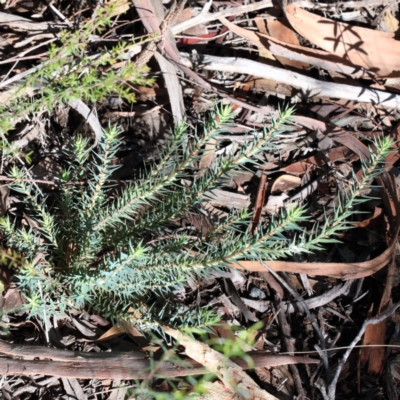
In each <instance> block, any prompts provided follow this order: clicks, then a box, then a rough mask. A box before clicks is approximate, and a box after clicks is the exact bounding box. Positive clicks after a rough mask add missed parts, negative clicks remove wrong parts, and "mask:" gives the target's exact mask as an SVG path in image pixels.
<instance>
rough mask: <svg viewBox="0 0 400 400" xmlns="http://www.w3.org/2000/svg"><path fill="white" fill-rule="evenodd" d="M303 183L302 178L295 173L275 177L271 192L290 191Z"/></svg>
mask: <svg viewBox="0 0 400 400" xmlns="http://www.w3.org/2000/svg"><path fill="white" fill-rule="evenodd" d="M300 185H301V178H299V177H298V176H293V175H287V174H285V175H281V176H280V177H278V178H276V179H275V182H274V183H273V185H272V188H271V192H272V193H275V192H279V193H288V192H290V191H291V190H293V189H296V188H298V187H299V186H300Z"/></svg>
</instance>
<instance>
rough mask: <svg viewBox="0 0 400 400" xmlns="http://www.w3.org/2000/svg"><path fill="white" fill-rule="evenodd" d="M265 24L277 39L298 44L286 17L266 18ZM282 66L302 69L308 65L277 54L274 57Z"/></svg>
mask: <svg viewBox="0 0 400 400" xmlns="http://www.w3.org/2000/svg"><path fill="white" fill-rule="evenodd" d="M266 24H267V27H268V31H269V33H270V35H271V36H272V37H274V38H275V39H278V40H280V41H282V42H285V43H290V44H294V45H296V46H300V42H299V39H297V35H296V33H295V31H294V30H293V29H292V27H291V26H290V25H289V23H288V22H287V21H286V19H282V20H279V19H275V20H273V19H267V20H266ZM276 58H277V59H278V60H279V61H280V62H281V63H282V64H283V65H284V66H286V67H292V68H294V69H297V70H304V69H306V68H308V67H309V66H310V65H309V64H307V63H304V62H301V61H297V60H293V59H290V58H287V57H282V56H277V57H276Z"/></svg>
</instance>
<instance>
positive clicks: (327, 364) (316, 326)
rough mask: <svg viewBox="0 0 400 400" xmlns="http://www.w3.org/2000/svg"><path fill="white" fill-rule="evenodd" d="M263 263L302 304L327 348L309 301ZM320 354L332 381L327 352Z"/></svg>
mask: <svg viewBox="0 0 400 400" xmlns="http://www.w3.org/2000/svg"><path fill="white" fill-rule="evenodd" d="M261 263H262V265H263V266H264V268H265V269H267V270H268V271H269V272H270V273H271V275H273V277H274V278H275V279H276V280H277V281H278V282H279V283H280V284H281V285H282V286H283V287H284V288H285V289H286V290H287V291H288V292H289V293H290V294H291V295H292V296H293V297H294V298H295V299H296V300H297V301H298V302H299V303H300V304H301V306H302V307H303V310H304V312H305V313H306V315H307V318H308V319H309V320H310V322H311V325H312V326H313V328H314V330H315V332H316V333H317V335H318V338H319V340H320V342H321V348H322V350H325V349H326V343H325V338H324V335H323V334H322V332H321V328H320V327H319V325H318V323H317V321H316V320H315V318H314V317H313V316H312V314H311V312H310V309H309V308H308V306H307V303H306V302H305V300H304V299H303V298H302V297H301V296H300V295H299V294H298V293H297V292H296V291H295V290H294V289H293V288H292V287H291V286H289V285H288V284H287V283H286V282H285V281H284V280H283V279H282V278H281V277H280V276H279V274H277V273H276V272H275V271H274V270H273V269H272V268H271V267H270V266H268V265H267V264H265V263H264V262H261ZM318 354H320V355H321V358H322V361H323V363H324V367H325V370H326V375H327V378H328V382H329V381H330V367H329V362H328V357H327V354H326V352H321V353H319V352H318Z"/></svg>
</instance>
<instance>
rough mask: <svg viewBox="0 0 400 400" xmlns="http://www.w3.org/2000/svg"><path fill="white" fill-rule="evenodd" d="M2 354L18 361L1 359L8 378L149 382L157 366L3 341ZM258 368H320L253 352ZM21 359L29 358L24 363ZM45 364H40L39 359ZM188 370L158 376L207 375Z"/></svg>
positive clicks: (172, 366) (164, 368)
mask: <svg viewBox="0 0 400 400" xmlns="http://www.w3.org/2000/svg"><path fill="white" fill-rule="evenodd" d="M0 353H2V354H4V355H7V356H13V357H17V358H18V359H11V358H4V357H0V374H2V375H3V374H7V375H24V376H32V375H37V374H41V375H49V376H58V377H61V378H80V379H94V378H98V379H146V378H147V377H148V375H149V374H151V372H149V371H150V370H151V367H152V366H153V365H154V363H153V362H150V360H149V359H148V358H147V357H146V356H145V354H144V353H142V352H135V351H131V352H111V353H109V352H104V353H87V352H77V351H67V350H59V349H51V348H48V347H43V346H30V345H15V344H10V343H7V342H5V341H2V340H0ZM248 355H249V356H250V357H251V358H252V359H253V362H254V365H255V366H257V367H271V366H277V365H287V364H292V363H308V364H318V363H319V361H318V360H316V359H312V358H308V357H291V356H286V355H271V354H270V353H266V352H259V351H255V352H249V353H248ZM21 357H23V358H25V359H24V360H23V359H21ZM38 357H40V358H43V359H44V360H38V359H37V358H38ZM181 358H182V363H183V364H184V365H185V368H182V366H181V365H179V364H177V363H176V361H174V362H162V363H161V364H160V365H158V366H157V372H158V373H159V375H160V376H164V377H170V378H172V377H177V376H188V375H199V374H204V373H205V372H206V370H205V369H204V367H203V365H202V364H200V363H198V362H196V361H193V360H192V359H190V358H187V357H181ZM235 362H236V363H237V364H239V365H240V366H241V367H242V368H248V365H247V363H246V362H245V361H243V360H242V359H235Z"/></svg>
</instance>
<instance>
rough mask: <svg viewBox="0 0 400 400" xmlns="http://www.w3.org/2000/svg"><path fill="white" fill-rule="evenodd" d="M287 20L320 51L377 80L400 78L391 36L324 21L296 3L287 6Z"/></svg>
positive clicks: (398, 51)
mask: <svg viewBox="0 0 400 400" xmlns="http://www.w3.org/2000/svg"><path fill="white" fill-rule="evenodd" d="M286 17H287V19H288V20H289V22H290V24H291V25H292V27H293V28H294V29H295V30H296V32H297V33H298V34H300V35H301V36H303V37H304V38H305V39H307V40H309V41H310V42H311V43H313V44H315V45H316V46H318V47H320V48H321V49H324V50H326V51H328V52H329V53H331V54H335V55H337V56H339V57H341V58H342V59H343V60H348V61H350V62H351V63H352V64H353V65H355V66H360V67H363V68H365V69H366V70H368V71H371V72H372V73H373V74H375V75H376V76H378V77H381V78H389V77H391V78H394V77H398V76H400V42H399V41H397V40H395V39H394V38H393V34H391V33H387V32H381V31H377V30H372V29H367V28H362V27H359V26H354V25H351V24H346V23H345V22H338V21H334V20H332V19H329V18H324V17H321V16H319V15H316V14H312V13H310V12H308V11H305V10H302V9H301V8H299V7H298V6H297V5H296V4H290V5H289V6H287V7H286ZM310 28H311V29H310ZM377 44H379V45H377Z"/></svg>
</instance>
